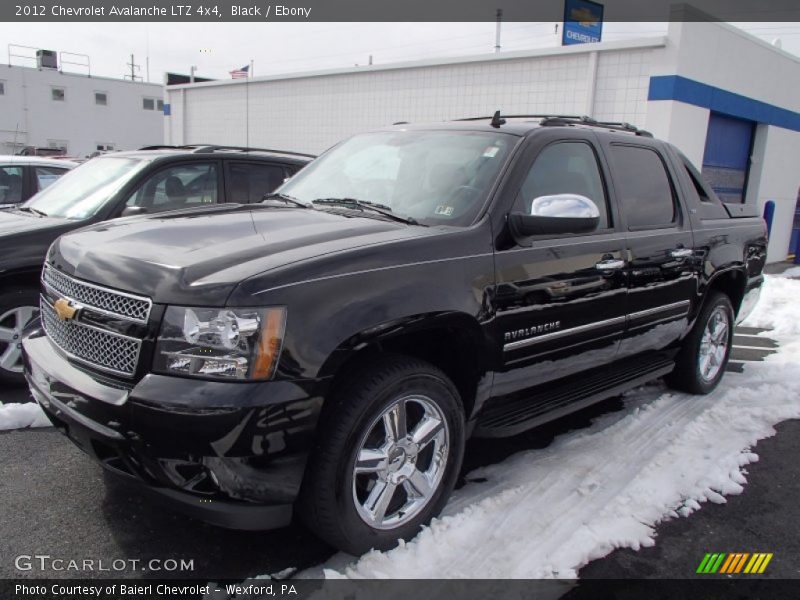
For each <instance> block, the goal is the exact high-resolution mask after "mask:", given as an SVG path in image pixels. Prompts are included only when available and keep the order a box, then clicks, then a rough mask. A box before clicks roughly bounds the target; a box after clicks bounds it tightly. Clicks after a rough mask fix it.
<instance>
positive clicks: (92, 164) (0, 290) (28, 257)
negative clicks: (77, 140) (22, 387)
mask: <svg viewBox="0 0 800 600" xmlns="http://www.w3.org/2000/svg"><path fill="white" fill-rule="evenodd" d="M312 158H314V157H313V156H311V155H306V154H298V153H294V152H284V151H279V150H262V149H255V148H238V147H232V146H212V145H193V146H180V147H176V146H148V147H146V148H142V149H140V150H138V151H133V152H115V153H114V154H109V155H105V156H100V157H97V158H93V159H91V160H89V161H88V162H86V163H84V164H83V165H81V166H79V167H77V168H75V169H74V170H72V171H70V172H69V173H68V174H66V175H65V176H63V177H61V178H60V179H58V180H57V181H55V182H53V183H52V185H50V186H49V187H47V188H46V189H44V190H42V191H41V192H40V193H39V194H37V195H36V196H35V197H33V198H31V199H30V200H28V201H27V202H25V203H23V204H21V205H19V206H18V207H16V208H10V209H7V210H3V211H0V380H5V381H19V382H23V381H24V378H23V376H22V361H21V358H20V342H21V335H22V330H23V328H24V327H25V325H26V324H27V323H28V322H29V321H30V320H31V318H32V317H34V316H35V315H36V314H37V313H38V311H39V307H38V305H39V301H38V296H39V294H38V288H39V279H40V276H41V272H42V263H43V262H44V258H45V254H46V253H47V248H48V247H49V246H50V244H52V243H53V240H55V239H56V238H57V237H58V236H59V235H61V234H63V233H66V232H67V231H72V230H74V229H78V228H80V227H85V226H86V225H91V224H93V223H97V222H99V221H106V220H108V219H114V218H117V217H124V216H129V215H138V214H153V213H161V212H165V211H170V210H177V209H181V208H192V207H195V208H196V207H201V206H208V205H212V204H221V203H241V204H249V203H251V202H259V201H260V200H261V199H262V198H263V196H264V195H265V194H267V193H269V192H271V191H272V190H274V189H275V188H276V187H278V186H279V185H281V184H282V183H283V181H284V180H285V179H286V178H288V177H291V176H292V175H294V174H295V173H297V171H299V170H300V169H302V168H303V167H304V166H305V165H306V164H307V163H308V162H309V161H310V160H311V159H312ZM29 160H36V159H29ZM51 162H54V161H51ZM68 166H72V165H70V163H66V162H65V163H64V164H63V167H64V168H66V167H68Z"/></svg>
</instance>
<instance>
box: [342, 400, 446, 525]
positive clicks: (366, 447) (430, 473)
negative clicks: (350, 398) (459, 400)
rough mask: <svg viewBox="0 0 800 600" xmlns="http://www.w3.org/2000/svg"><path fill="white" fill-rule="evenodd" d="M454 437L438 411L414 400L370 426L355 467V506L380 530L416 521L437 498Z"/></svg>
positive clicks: (396, 406) (427, 402) (403, 402)
mask: <svg viewBox="0 0 800 600" xmlns="http://www.w3.org/2000/svg"><path fill="white" fill-rule="evenodd" d="M449 443H450V432H449V430H448V425H447V421H446V419H445V418H444V415H443V414H442V411H441V410H440V409H439V407H438V406H436V404H435V403H434V402H433V401H432V400H431V399H430V398H428V397H426V396H422V395H413V396H407V397H405V398H401V399H400V400H398V401H396V402H394V403H393V404H392V405H391V406H389V407H388V408H387V409H386V410H385V411H384V412H383V414H381V415H379V416H378V417H377V418H376V419H375V420H374V421H373V422H372V424H371V425H370V426H369V428H368V429H367V432H366V433H365V435H364V436H363V438H362V439H361V442H360V443H359V445H358V454H357V455H356V461H355V466H354V468H353V502H354V503H355V507H356V510H357V512H358V515H359V516H360V517H361V519H362V520H363V521H364V522H365V523H366V524H367V525H369V526H370V527H373V528H375V529H394V528H396V527H400V526H402V525H404V524H405V523H407V522H409V521H410V520H412V519H413V518H414V517H415V516H416V515H418V514H419V512H420V511H421V510H422V509H423V508H425V506H426V505H427V504H428V503H429V502H430V500H431V499H432V498H433V497H434V495H435V494H436V491H437V489H438V488H439V484H440V483H441V481H442V477H443V476H444V472H445V469H446V467H447V457H448V453H449Z"/></svg>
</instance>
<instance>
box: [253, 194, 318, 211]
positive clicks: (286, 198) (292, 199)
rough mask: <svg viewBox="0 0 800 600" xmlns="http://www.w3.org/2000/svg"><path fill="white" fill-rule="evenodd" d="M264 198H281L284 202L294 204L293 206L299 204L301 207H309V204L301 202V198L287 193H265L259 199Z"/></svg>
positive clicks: (262, 199) (263, 199)
mask: <svg viewBox="0 0 800 600" xmlns="http://www.w3.org/2000/svg"><path fill="white" fill-rule="evenodd" d="M265 200H282V201H283V202H285V203H286V204H294V205H295V206H299V207H301V208H311V205H310V204H307V203H305V202H303V201H302V200H298V199H297V198H295V197H293V196H289V195H288V194H277V193H272V194H265V195H264V197H263V198H261V201H262V202H264V201H265Z"/></svg>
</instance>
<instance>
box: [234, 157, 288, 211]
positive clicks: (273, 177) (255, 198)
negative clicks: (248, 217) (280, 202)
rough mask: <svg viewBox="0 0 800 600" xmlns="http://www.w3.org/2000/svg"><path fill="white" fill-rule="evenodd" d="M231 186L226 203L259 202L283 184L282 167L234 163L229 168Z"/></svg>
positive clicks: (283, 174)
mask: <svg viewBox="0 0 800 600" xmlns="http://www.w3.org/2000/svg"><path fill="white" fill-rule="evenodd" d="M230 174H231V184H230V195H229V196H228V202H237V203H240V204H249V203H250V202H260V201H261V199H262V198H263V197H264V194H268V193H270V192H271V191H272V190H274V189H275V188H277V187H278V186H279V185H280V184H282V183H283V180H284V179H285V178H286V174H285V172H284V170H283V167H278V166H275V165H266V164H258V163H234V164H232V165H231V166H230Z"/></svg>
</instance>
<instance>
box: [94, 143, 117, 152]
mask: <svg viewBox="0 0 800 600" xmlns="http://www.w3.org/2000/svg"><path fill="white" fill-rule="evenodd" d="M97 149H98V150H99V151H100V152H110V151H112V150H113V149H114V144H112V143H110V142H98V143H97Z"/></svg>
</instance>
